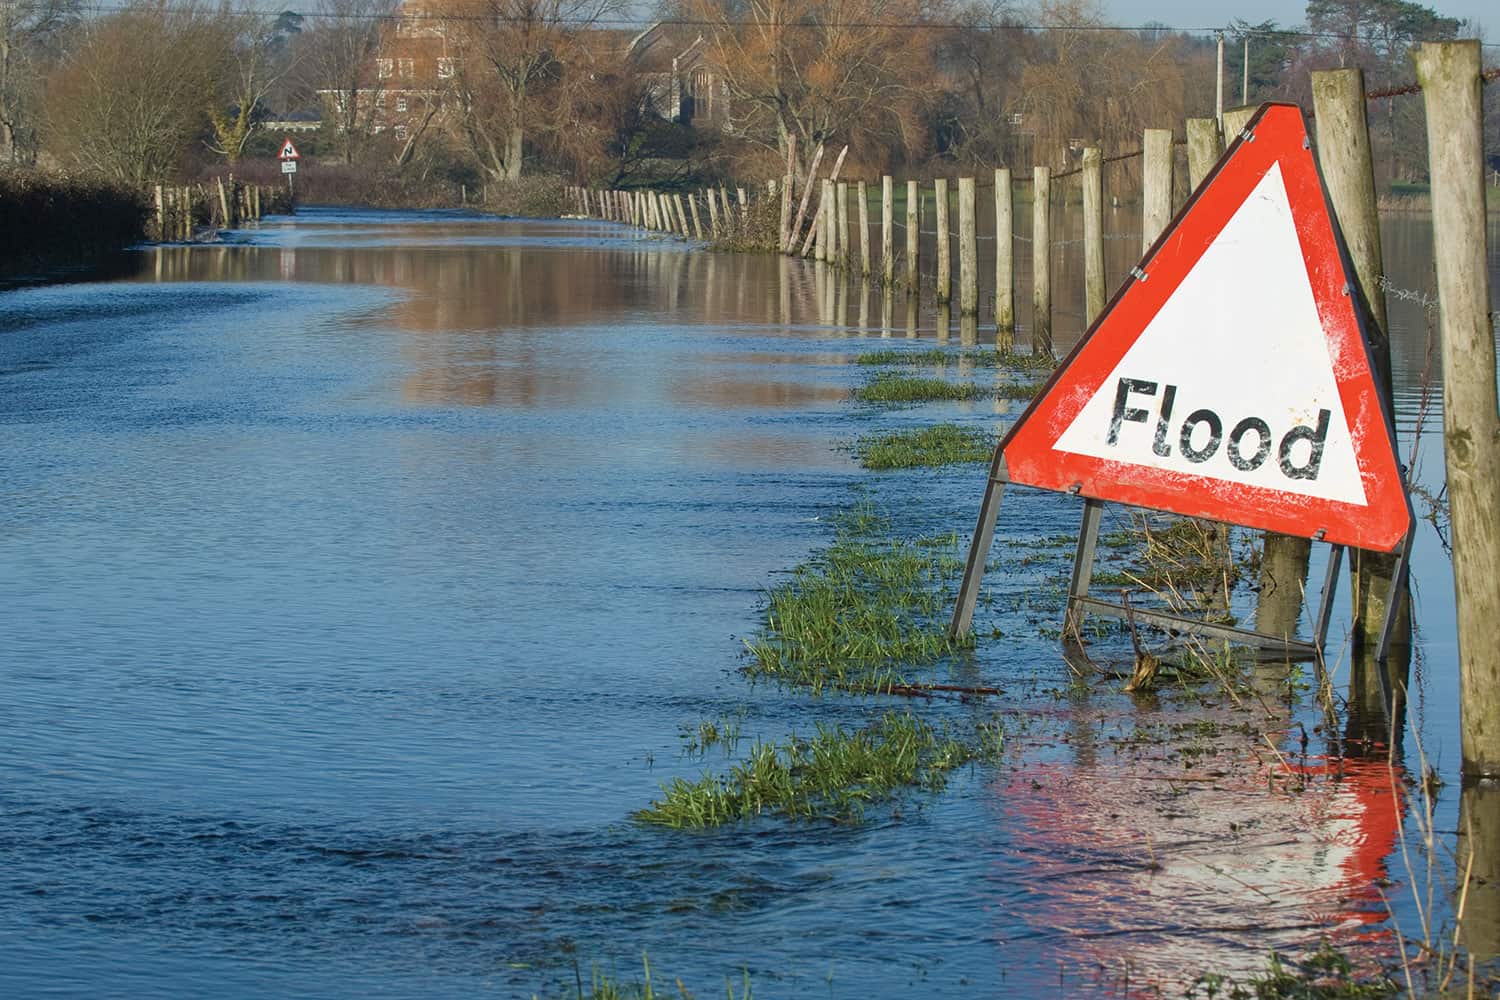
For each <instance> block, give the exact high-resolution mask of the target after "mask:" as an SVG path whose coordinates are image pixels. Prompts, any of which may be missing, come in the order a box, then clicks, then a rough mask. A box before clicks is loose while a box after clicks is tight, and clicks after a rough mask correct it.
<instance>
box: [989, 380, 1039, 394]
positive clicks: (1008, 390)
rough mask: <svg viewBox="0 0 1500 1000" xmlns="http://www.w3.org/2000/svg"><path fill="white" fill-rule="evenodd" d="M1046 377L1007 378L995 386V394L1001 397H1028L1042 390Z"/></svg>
mask: <svg viewBox="0 0 1500 1000" xmlns="http://www.w3.org/2000/svg"><path fill="white" fill-rule="evenodd" d="M1046 384H1047V380H1046V379H1040V378H1032V379H1007V380H1005V381H1003V382H1000V383H999V384H997V385H996V386H995V395H996V396H999V397H1000V398H1001V399H1030V398H1032V397H1033V396H1035V395H1036V394H1037V393H1039V392H1041V391H1042V386H1044V385H1046Z"/></svg>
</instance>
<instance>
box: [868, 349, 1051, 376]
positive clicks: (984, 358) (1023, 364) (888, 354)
mask: <svg viewBox="0 0 1500 1000" xmlns="http://www.w3.org/2000/svg"><path fill="white" fill-rule="evenodd" d="M854 363H855V364H857V365H866V366H874V365H946V364H966V365H973V366H974V367H976V368H1011V369H1014V370H1016V371H1048V372H1050V371H1051V370H1052V369H1053V368H1056V367H1057V359H1055V358H1053V357H1052V356H1051V355H1047V354H1002V353H1001V352H999V351H996V350H988V349H982V350H966V351H947V350H944V349H943V348H941V347H933V348H929V349H928V350H925V351H903V350H899V349H896V348H886V349H885V350H880V351H866V352H865V353H863V354H860V355H858V356H857V357H855V359H854Z"/></svg>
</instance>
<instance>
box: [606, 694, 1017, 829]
mask: <svg viewBox="0 0 1500 1000" xmlns="http://www.w3.org/2000/svg"><path fill="white" fill-rule="evenodd" d="M1001 740H1002V737H1001V734H1000V731H999V728H998V726H994V727H985V729H984V731H983V733H982V735H981V737H980V738H979V739H978V740H976V741H975V743H974V744H972V745H971V744H969V743H965V742H963V741H961V740H957V739H952V738H949V737H948V736H947V734H939V733H938V732H937V731H935V730H934V729H933V728H932V727H931V726H929V725H928V724H927V723H925V722H923V721H922V720H921V719H918V718H916V717H915V716H914V715H912V714H911V713H910V712H895V711H891V712H887V713H885V714H884V715H882V716H881V717H880V718H878V719H876V720H875V722H874V723H873V724H872V725H870V726H869V727H868V728H865V729H860V730H852V731H851V730H848V729H845V728H844V727H842V726H838V727H829V726H824V725H823V724H821V723H819V724H818V726H817V730H816V732H815V733H814V735H813V736H811V737H809V738H802V737H797V736H792V737H790V738H789V739H787V740H786V742H784V743H781V744H777V743H757V744H756V745H755V748H754V749H753V750H751V751H750V755H749V756H748V757H747V758H746V760H745V761H744V762H743V763H741V764H738V765H736V766H735V767H734V768H733V769H731V770H730V772H729V774H728V775H725V776H723V777H718V776H715V775H711V774H705V775H704V776H703V777H702V778H700V779H699V780H698V781H685V780H683V779H682V778H677V779H675V780H674V781H673V782H672V783H671V784H670V785H665V786H663V788H662V791H663V796H662V798H661V799H659V800H657V801H655V802H653V803H651V805H650V806H649V807H648V808H646V809H643V810H641V811H640V812H638V813H636V819H638V820H640V821H642V822H644V823H652V824H657V825H660V826H668V827H673V828H676V829H699V828H703V827H709V826H720V825H722V824H725V823H733V822H736V821H739V820H744V819H751V818H753V817H756V816H760V815H764V814H771V815H779V816H786V817H790V818H794V819H831V820H838V821H845V822H857V821H858V820H859V819H861V818H862V817H863V815H864V810H865V808H866V807H867V806H870V805H873V804H877V803H881V802H886V801H889V800H891V799H892V798H894V797H895V796H896V795H897V794H898V793H899V792H901V791H903V790H905V789H909V788H927V789H930V790H932V791H936V790H938V789H940V788H942V787H943V785H944V784H946V783H947V779H948V774H949V772H951V771H952V770H953V769H954V768H956V767H958V766H960V765H962V764H966V763H968V762H969V761H971V760H975V759H978V758H980V757H994V756H997V755H998V752H999V749H1000V745H1001Z"/></svg>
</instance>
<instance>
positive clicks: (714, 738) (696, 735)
mask: <svg viewBox="0 0 1500 1000" xmlns="http://www.w3.org/2000/svg"><path fill="white" fill-rule="evenodd" d="M741 718H742V717H730V718H722V719H704V720H702V721H701V722H699V723H698V725H697V726H695V727H693V728H692V729H689V730H687V731H686V732H685V733H684V734H683V739H684V741H685V742H686V743H687V753H688V754H689V755H697V756H702V755H703V754H706V753H708V751H709V750H711V749H712V748H714V747H716V746H717V747H722V748H723V750H724V752H725V753H726V754H732V753H734V752H735V751H736V750H738V749H739V745H740V722H741Z"/></svg>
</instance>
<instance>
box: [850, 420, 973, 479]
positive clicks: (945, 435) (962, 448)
mask: <svg viewBox="0 0 1500 1000" xmlns="http://www.w3.org/2000/svg"><path fill="white" fill-rule="evenodd" d="M994 447H995V440H994V438H993V437H991V436H990V435H988V434H985V433H984V432H983V431H976V430H971V429H969V428H966V427H959V426H958V425H957V424H937V425H935V426H932V427H920V428H916V429H914V430H904V431H895V432H893V433H890V434H872V435H869V436H866V437H862V438H860V439H859V440H858V441H856V442H855V443H854V454H855V456H856V457H858V459H859V463H860V464H861V465H863V466H864V467H865V468H867V469H876V470H883V469H912V468H916V467H917V466H939V465H956V464H958V463H961V462H987V461H989V460H990V455H991V452H992V451H993V450H994Z"/></svg>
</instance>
